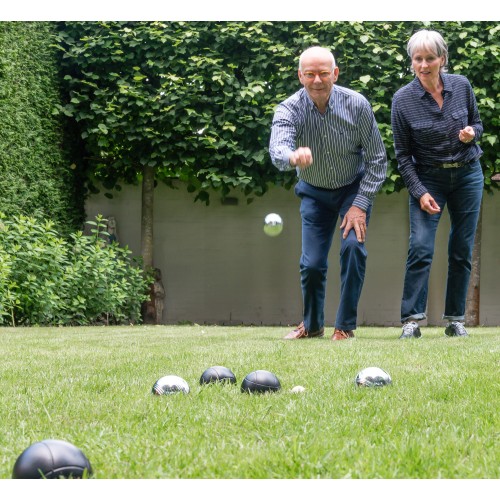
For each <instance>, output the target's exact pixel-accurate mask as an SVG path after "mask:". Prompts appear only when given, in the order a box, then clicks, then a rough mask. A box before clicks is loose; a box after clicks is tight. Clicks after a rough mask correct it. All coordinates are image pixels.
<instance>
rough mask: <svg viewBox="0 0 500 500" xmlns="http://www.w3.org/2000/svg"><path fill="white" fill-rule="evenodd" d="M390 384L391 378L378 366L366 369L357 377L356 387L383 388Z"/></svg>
mask: <svg viewBox="0 0 500 500" xmlns="http://www.w3.org/2000/svg"><path fill="white" fill-rule="evenodd" d="M390 383H392V379H391V376H390V375H389V374H388V373H387V372H386V371H384V370H382V368H378V367H376V366H370V367H368V368H365V369H364V370H361V371H360V372H359V373H358V374H357V375H356V385H357V386H360V387H382V386H384V385H388V384H390Z"/></svg>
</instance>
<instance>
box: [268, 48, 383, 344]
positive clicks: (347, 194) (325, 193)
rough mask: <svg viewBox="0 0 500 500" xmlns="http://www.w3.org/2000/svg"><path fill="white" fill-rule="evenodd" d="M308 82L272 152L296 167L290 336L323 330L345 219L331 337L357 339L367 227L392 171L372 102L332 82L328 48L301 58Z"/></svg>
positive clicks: (277, 119) (277, 121) (280, 117)
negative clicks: (297, 301)
mask: <svg viewBox="0 0 500 500" xmlns="http://www.w3.org/2000/svg"><path fill="white" fill-rule="evenodd" d="M298 77H299V81H300V83H301V84H302V85H303V88H301V89H300V90H299V91H298V92H296V93H295V94H293V95H292V96H290V97H289V98H288V99H286V100H285V101H283V102H282V103H281V104H279V105H278V106H277V108H276V111H275V114H274V118H273V123H272V130H271V140H270V147H269V152H270V155H271V159H272V162H273V164H274V165H275V166H276V167H277V168H278V169H279V170H290V169H292V168H295V169H296V171H297V176H298V179H299V180H298V182H297V184H296V186H295V193H296V195H297V196H298V197H299V198H300V200H301V204H300V214H301V217H302V255H301V258H300V273H301V285H302V297H303V321H302V322H301V323H300V324H299V326H298V327H297V328H296V329H295V330H293V331H292V332H290V333H289V334H288V335H286V336H285V339H303V338H307V337H323V336H324V326H325V325H324V305H325V293H326V278H327V268H328V253H329V250H330V247H331V244H332V239H333V234H334V232H335V225H336V223H337V219H338V218H339V217H340V220H341V224H340V229H341V230H342V231H341V232H340V234H341V238H340V240H341V243H340V301H339V305H338V309H337V316H336V320H335V330H334V333H333V335H332V340H345V339H349V338H353V337H354V330H355V329H356V324H357V309H358V302H359V298H360V295H361V290H362V287H363V281H364V277H365V268H366V257H367V252H366V248H365V239H366V232H367V228H368V222H369V219H370V212H371V207H372V203H373V199H374V198H375V195H376V194H377V192H378V190H379V189H380V187H381V185H382V183H383V182H384V179H385V175H386V170H387V157H386V152H385V148H384V145H383V142H382V138H381V136H380V132H379V130H378V128H377V123H376V121H375V117H374V115H373V111H372V109H371V106H370V104H369V103H368V101H367V100H366V99H365V98H364V97H363V96H362V95H361V94H359V93H357V92H354V91H352V90H349V89H347V88H344V87H340V86H338V85H334V84H335V83H336V82H337V79H338V77H339V68H338V67H337V66H336V64H335V58H334V56H333V54H332V53H331V52H330V51H329V50H328V49H326V48H323V47H311V48H309V49H307V50H305V51H304V52H303V53H302V54H301V56H300V59H299V69H298Z"/></svg>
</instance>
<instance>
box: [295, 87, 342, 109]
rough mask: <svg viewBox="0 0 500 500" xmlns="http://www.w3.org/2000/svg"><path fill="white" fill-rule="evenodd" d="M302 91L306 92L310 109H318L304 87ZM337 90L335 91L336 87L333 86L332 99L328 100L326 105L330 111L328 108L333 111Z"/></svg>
mask: <svg viewBox="0 0 500 500" xmlns="http://www.w3.org/2000/svg"><path fill="white" fill-rule="evenodd" d="M302 91H303V92H304V94H305V96H306V101H307V105H308V106H309V108H310V109H315V108H316V105H315V104H314V102H313V100H312V99H311V96H310V95H309V92H307V90H306V89H305V88H304V87H302ZM335 92H336V90H335V85H334V86H333V88H332V90H331V92H330V97H329V98H328V103H327V105H326V109H327V110H328V108H330V109H333V107H334V106H333V101H334V100H335V96H334V94H335Z"/></svg>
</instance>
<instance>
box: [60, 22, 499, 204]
mask: <svg viewBox="0 0 500 500" xmlns="http://www.w3.org/2000/svg"><path fill="white" fill-rule="evenodd" d="M428 26H430V27H431V28H433V29H437V30H440V31H441V32H442V33H443V35H444V37H445V39H447V41H448V43H449V46H450V63H451V64H450V66H451V68H450V70H451V71H452V72H457V73H459V72H460V73H464V74H465V75H466V76H467V77H468V78H469V79H470V80H471V82H472V85H473V87H474V89H475V92H476V95H477V97H478V102H479V107H480V113H481V116H482V119H483V121H484V125H485V135H484V138H483V143H482V147H483V149H484V152H485V154H484V157H483V163H484V167H485V171H486V174H487V175H486V178H487V179H486V187H487V188H489V187H490V184H491V183H490V181H489V178H490V177H491V175H492V174H493V173H494V172H495V171H496V170H500V159H499V153H498V152H497V150H498V148H497V141H498V111H499V106H500V104H499V99H498V93H499V89H498V85H499V83H498V81H499V78H498V68H499V64H498V62H499V49H498V43H497V40H498V30H499V29H500V28H499V25H498V23H495V22H435V23H434V22H433V23H416V22H364V23H357V22H326V21H322V22H295V21H293V22H172V23H162V22H101V23H88V22H85V23H75V22H69V23H64V24H62V25H61V31H60V35H59V43H60V47H61V49H62V50H63V53H64V56H63V63H62V64H63V72H64V73H65V75H66V76H65V81H66V83H67V91H68V102H67V103H66V104H65V105H63V106H59V108H58V110H59V112H63V113H65V114H66V115H67V116H69V117H72V118H74V119H75V120H76V121H77V122H78V124H79V126H80V129H81V134H82V137H83V138H84V139H85V141H86V144H87V148H88V152H89V156H90V157H91V158H93V160H92V162H91V171H92V176H91V178H90V183H89V188H90V189H91V190H94V191H95V190H96V187H95V185H96V184H97V183H102V184H103V185H104V187H105V188H106V189H108V190H111V189H113V188H119V186H120V184H119V183H120V182H122V181H123V182H126V183H137V182H139V181H140V178H141V172H142V169H143V168H144V166H148V167H151V168H153V169H154V170H155V173H156V179H157V180H158V181H163V182H165V183H167V184H169V185H171V186H172V187H173V180H174V179H177V180H181V181H183V182H185V183H186V186H187V189H188V191H190V192H193V193H196V199H199V200H202V201H205V202H207V203H208V201H209V194H208V192H209V190H210V189H215V190H219V191H220V193H221V195H222V197H224V196H226V195H227V194H228V193H229V191H230V190H231V189H233V188H241V189H242V191H243V193H244V194H245V195H246V196H247V198H248V200H249V201H250V200H251V199H252V197H253V196H255V195H257V196H260V195H262V194H264V193H265V192H266V191H267V190H268V186H269V185H270V184H278V185H283V186H285V187H287V188H289V187H290V186H291V185H293V183H294V180H295V174H294V172H291V173H286V174H283V173H280V172H278V171H277V170H276V169H275V168H274V167H273V166H272V164H271V162H270V159H269V155H268V153H267V147H268V140H269V130H270V125H271V120H272V115H273V112H274V107H275V105H276V104H277V103H279V102H280V101H281V100H283V99H284V98H286V97H287V96H288V95H290V94H291V93H293V92H294V91H296V90H297V89H298V88H299V83H298V80H297V74H296V72H297V64H298V56H299V55H300V52H301V51H302V50H303V49H305V48H307V47H308V46H311V45H315V44H320V45H323V46H327V47H330V48H332V50H333V52H334V54H335V56H336V58H337V63H338V65H339V66H340V80H339V84H340V85H343V86H346V87H350V88H353V89H354V90H358V91H360V92H361V93H363V94H364V95H365V96H366V97H367V98H368V99H369V100H370V102H371V104H372V106H373V109H374V111H375V115H376V118H377V121H378V124H379V128H380V131H381V133H382V136H383V139H384V142H385V145H386V147H387V151H388V156H389V160H390V163H389V170H388V176H387V180H386V182H385V185H384V190H385V191H386V192H392V191H399V190H400V189H401V188H402V187H403V183H402V180H401V178H400V176H399V173H398V170H397V164H396V160H395V155H394V149H393V145H392V131H391V127H390V107H391V100H392V96H393V94H394V92H395V91H396V90H397V89H399V88H400V87H401V86H402V85H404V84H406V83H408V82H409V81H411V79H412V78H413V76H412V75H411V72H410V70H409V60H408V56H407V54H406V43H407V41H408V39H409V37H410V36H411V34H412V33H413V32H414V31H416V30H417V29H420V28H422V27H428Z"/></svg>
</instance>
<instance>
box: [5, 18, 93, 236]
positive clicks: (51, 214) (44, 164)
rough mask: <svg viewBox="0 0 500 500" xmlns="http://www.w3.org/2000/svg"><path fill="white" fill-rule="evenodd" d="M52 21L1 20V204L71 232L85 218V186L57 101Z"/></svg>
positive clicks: (9, 211) (18, 212)
mask: <svg viewBox="0 0 500 500" xmlns="http://www.w3.org/2000/svg"><path fill="white" fill-rule="evenodd" d="M55 33H56V27H55V25H54V23H46V22H2V23H0V115H1V116H2V125H1V127H0V210H1V211H3V212H4V213H6V214H9V215H13V214H16V215H17V214H20V213H22V214H24V215H35V214H36V215H37V216H38V217H47V218H50V219H52V220H54V221H55V222H56V223H57V225H58V228H59V231H61V232H63V233H64V234H69V233H70V232H72V231H75V230H76V229H79V228H81V226H82V224H83V221H84V208H83V205H84V203H83V191H82V189H81V188H80V186H81V185H82V184H83V183H82V182H81V180H80V176H79V171H78V169H76V168H74V167H76V164H74V161H76V160H73V159H71V158H72V156H71V155H72V154H73V153H72V151H73V150H72V140H71V139H70V138H69V134H68V135H65V133H66V131H67V132H68V133H69V132H70V128H68V129H66V128H65V127H66V126H68V127H70V124H69V123H68V121H69V120H68V119H67V118H66V119H65V118H64V117H57V116H52V115H51V113H50V110H51V109H52V108H53V107H54V106H55V105H56V104H58V103H60V102H61V98H62V97H61V92H60V90H61V89H60V80H59V62H58V52H57V50H56V49H55V48H54V46H53V44H54V35H55Z"/></svg>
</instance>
